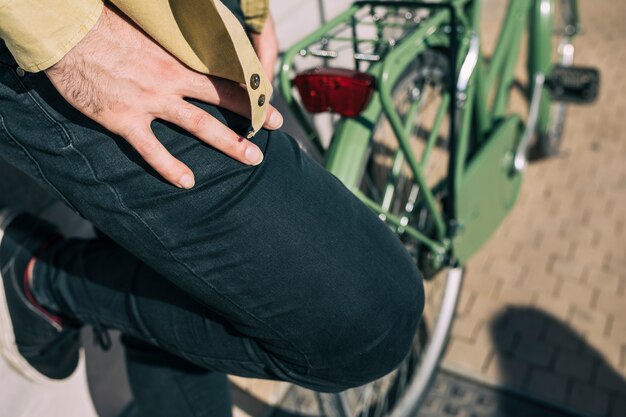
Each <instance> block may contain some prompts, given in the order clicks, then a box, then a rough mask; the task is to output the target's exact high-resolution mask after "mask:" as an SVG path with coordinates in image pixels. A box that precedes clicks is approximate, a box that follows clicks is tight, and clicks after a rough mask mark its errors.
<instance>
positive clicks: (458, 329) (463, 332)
mask: <svg viewBox="0 0 626 417" xmlns="http://www.w3.org/2000/svg"><path fill="white" fill-rule="evenodd" d="M482 324H483V321H482V320H477V319H476V318H475V317H472V316H466V317H459V318H457V319H456V320H454V323H453V324H452V335H453V337H456V338H462V339H469V340H474V338H475V337H476V333H477V332H478V326H479V325H482Z"/></svg>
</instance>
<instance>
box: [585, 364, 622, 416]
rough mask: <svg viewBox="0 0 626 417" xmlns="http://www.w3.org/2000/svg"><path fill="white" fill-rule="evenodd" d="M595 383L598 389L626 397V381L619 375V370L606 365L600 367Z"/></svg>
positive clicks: (596, 373)
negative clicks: (604, 389)
mask: <svg viewBox="0 0 626 417" xmlns="http://www.w3.org/2000/svg"><path fill="white" fill-rule="evenodd" d="M593 382H594V385H596V386H598V387H601V388H606V389H608V390H611V391H614V392H617V393H620V394H622V395H625V396H626V379H625V378H624V377H623V376H622V375H620V374H619V372H618V370H616V369H615V368H612V367H610V366H608V365H607V364H606V363H602V364H600V365H598V367H597V369H596V371H595V376H594V380H593ZM625 415H626V414H625Z"/></svg>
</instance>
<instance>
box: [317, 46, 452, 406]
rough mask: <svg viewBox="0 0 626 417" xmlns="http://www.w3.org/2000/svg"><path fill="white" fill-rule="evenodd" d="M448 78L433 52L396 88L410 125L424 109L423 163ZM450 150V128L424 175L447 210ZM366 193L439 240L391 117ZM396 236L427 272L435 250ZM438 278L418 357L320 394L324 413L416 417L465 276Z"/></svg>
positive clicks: (430, 283) (419, 151)
mask: <svg viewBox="0 0 626 417" xmlns="http://www.w3.org/2000/svg"><path fill="white" fill-rule="evenodd" d="M448 72H449V71H448V61H447V59H446V57H445V56H444V55H443V54H441V53H438V52H436V51H432V50H428V51H426V52H424V53H422V54H420V55H419V56H418V57H417V58H416V60H415V61H414V62H413V63H412V64H411V65H410V66H409V67H408V68H407V69H406V70H405V71H404V73H403V75H402V76H401V77H400V78H399V81H398V82H397V83H396V85H395V87H394V93H393V97H394V102H395V104H396V109H397V110H398V112H399V114H400V116H401V117H402V118H403V119H405V120H406V115H407V114H408V113H409V110H410V109H415V106H417V111H416V112H415V117H414V118H413V120H411V121H410V124H411V145H412V149H413V152H414V153H415V155H416V156H417V157H418V159H419V158H420V156H421V155H423V153H424V151H425V150H426V149H427V147H428V145H427V143H428V137H429V136H431V131H432V128H433V126H434V125H435V119H436V115H437V112H438V109H439V106H441V105H442V102H443V96H444V94H446V92H447V85H448V83H449V82H450V81H449V79H448ZM444 105H445V104H444ZM443 125H445V123H443ZM448 145H449V140H448V132H447V129H446V128H442V129H441V131H440V132H438V136H437V140H436V144H435V146H434V147H432V148H431V149H430V151H429V154H430V158H428V163H427V164H425V165H424V171H423V175H424V177H425V178H426V180H427V183H428V185H429V187H431V188H433V189H438V188H440V191H438V192H437V193H436V194H435V195H436V198H437V199H438V202H439V205H440V208H442V209H443V206H444V205H445V197H446V193H445V188H443V187H438V185H440V184H441V183H442V181H443V180H444V179H445V178H446V177H447V174H448V159H449V154H448ZM360 189H361V191H362V192H363V193H364V194H365V195H366V196H367V197H368V198H370V199H372V200H373V201H375V202H376V203H378V204H380V205H381V206H382V207H383V208H384V209H386V210H388V211H389V212H391V213H392V214H394V215H396V216H399V217H401V218H402V219H403V221H404V223H403V224H404V226H405V227H406V226H413V227H415V228H417V229H418V230H420V231H421V232H423V233H425V234H427V235H431V234H432V233H433V227H432V221H431V219H430V216H429V214H428V211H427V210H426V209H425V206H424V204H423V202H422V200H421V192H420V190H419V187H418V186H417V184H416V182H415V181H414V180H413V175H412V173H411V170H410V169H409V168H408V166H407V164H406V162H405V161H404V158H403V157H402V156H401V155H400V156H399V154H398V142H397V140H396V139H395V136H394V134H393V131H392V129H391V126H390V124H389V122H388V121H387V120H386V118H384V117H381V118H380V120H379V121H378V123H377V124H376V126H375V128H374V133H373V136H372V140H371V145H370V148H369V156H368V160H367V162H366V163H365V164H364V169H363V174H362V177H361V187H360ZM383 220H384V219H383ZM395 232H396V233H397V234H398V236H399V238H400V239H401V240H402V241H403V243H404V245H405V247H406V249H407V251H409V253H410V254H411V255H412V256H413V258H414V259H415V262H416V263H417V264H418V266H420V268H421V269H424V268H425V266H426V265H427V264H428V262H426V261H427V260H428V259H429V258H428V256H427V254H428V253H429V251H428V250H427V249H426V248H425V247H423V246H422V245H420V243H419V242H417V241H416V240H415V239H413V238H411V237H410V236H409V235H408V234H406V233H404V228H403V227H400V228H396V229H395ZM439 272H440V273H439V274H436V273H435V271H428V278H429V279H427V280H426V281H425V290H426V306H425V311H424V318H423V320H422V321H421V324H420V327H419V329H418V332H417V334H416V336H415V339H414V342H413V345H412V349H411V351H410V352H409V354H408V356H407V357H406V358H405V360H404V361H403V362H402V363H401V364H400V366H399V367H398V369H397V370H395V371H394V372H392V373H390V374H389V375H387V376H385V377H383V378H381V379H379V380H377V381H374V382H372V383H370V384H368V385H365V386H363V387H358V388H354V389H350V390H347V391H344V392H342V393H340V394H333V395H329V394H319V395H318V400H319V403H320V404H321V407H320V408H321V411H322V413H323V414H324V415H325V416H327V417H390V416H391V417H408V416H409V415H412V414H414V412H415V410H416V409H417V407H418V406H419V403H420V402H421V400H422V399H423V396H424V393H425V392H426V390H427V389H428V387H429V383H430V381H431V378H432V376H433V374H434V371H435V370H436V368H437V364H438V363H439V360H440V356H441V353H442V352H443V349H444V346H445V343H446V340H447V335H448V331H449V328H450V324H451V321H452V318H453V316H454V310H455V308H456V301H457V298H458V294H459V290H460V284H461V280H462V270H461V269H455V270H452V273H449V274H447V275H446V274H445V273H444V272H443V271H439Z"/></svg>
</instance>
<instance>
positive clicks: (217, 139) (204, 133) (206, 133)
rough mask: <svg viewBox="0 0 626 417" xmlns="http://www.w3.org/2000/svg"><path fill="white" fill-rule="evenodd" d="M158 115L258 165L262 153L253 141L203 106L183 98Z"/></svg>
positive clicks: (236, 157) (241, 160)
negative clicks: (197, 105) (195, 104)
mask: <svg viewBox="0 0 626 417" xmlns="http://www.w3.org/2000/svg"><path fill="white" fill-rule="evenodd" d="M158 117H159V118H161V119H163V120H167V121H168V122H171V123H174V124H175V125H177V126H180V127H181V128H183V129H185V130H186V131H187V132H189V133H191V134H192V135H194V136H195V137H197V138H198V139H200V140H201V141H203V142H205V143H207V144H209V145H211V146H212V147H214V148H216V149H218V150H219V151H221V152H223V153H225V154H226V155H228V156H230V157H231V158H233V159H236V160H237V161H239V162H242V163H244V164H247V165H258V164H260V163H261V161H262V160H263V153H262V152H261V150H260V149H259V147H258V146H256V145H255V144H254V143H252V142H250V141H249V140H247V139H245V138H243V137H241V136H239V135H238V134H236V133H235V132H233V131H232V130H231V129H229V128H228V127H227V126H225V125H224V124H222V122H220V121H219V120H217V119H216V118H214V117H213V116H211V115H210V114H208V113H207V112H205V111H204V110H202V109H200V108H198V107H196V106H194V105H193V104H190V103H188V102H186V101H184V100H182V99H181V100H180V101H179V102H178V103H176V104H175V105H170V106H168V107H167V108H166V110H165V112H163V113H162V114H159V115H158Z"/></svg>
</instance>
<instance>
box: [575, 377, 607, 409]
mask: <svg viewBox="0 0 626 417" xmlns="http://www.w3.org/2000/svg"><path fill="white" fill-rule="evenodd" d="M568 403H569V404H570V405H571V406H572V407H574V408H575V409H576V410H580V411H582V412H584V413H589V414H591V415H594V416H604V415H606V413H607V411H608V409H609V395H608V394H607V393H606V392H604V391H601V390H599V389H597V388H594V387H591V386H589V385H586V384H582V383H580V382H575V383H574V387H573V389H572V391H571V392H570V396H569V399H568Z"/></svg>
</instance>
